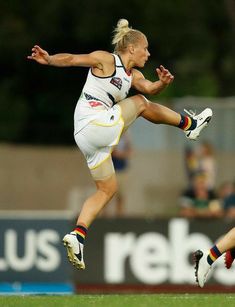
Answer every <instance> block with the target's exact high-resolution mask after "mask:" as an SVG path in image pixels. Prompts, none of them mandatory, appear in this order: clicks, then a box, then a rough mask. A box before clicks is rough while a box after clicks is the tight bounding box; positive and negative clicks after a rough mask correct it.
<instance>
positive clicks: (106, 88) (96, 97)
mask: <svg viewBox="0 0 235 307" xmlns="http://www.w3.org/2000/svg"><path fill="white" fill-rule="evenodd" d="M113 56H114V60H115V71H114V73H113V74H112V75H111V76H108V77H97V76H95V75H94V74H93V73H92V70H91V68H90V69H89V72H88V75H87V80H86V83H85V85H84V87H83V90H82V94H81V96H80V98H79V100H78V102H77V105H76V108H75V112H74V133H77V132H79V131H80V130H81V129H82V128H83V127H85V126H86V125H87V124H88V123H89V122H90V121H92V120H94V119H95V117H96V115H97V110H98V108H97V106H101V107H103V108H105V109H107V110H108V109H110V108H112V107H113V105H115V103H117V102H119V101H121V100H123V99H125V98H126V97H127V95H128V93H129V90H130V87H131V82H132V74H127V72H126V70H125V67H124V65H123V63H122V61H121V58H120V57H119V56H118V55H116V54H113Z"/></svg>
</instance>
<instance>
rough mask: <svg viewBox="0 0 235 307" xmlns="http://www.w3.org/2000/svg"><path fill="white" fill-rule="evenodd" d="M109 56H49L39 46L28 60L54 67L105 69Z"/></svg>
mask: <svg viewBox="0 0 235 307" xmlns="http://www.w3.org/2000/svg"><path fill="white" fill-rule="evenodd" d="M108 55H109V53H108V52H105V51H94V52H92V53H89V54H70V53H58V54H54V55H49V53H48V52H47V51H46V50H43V49H42V48H41V47H39V46H38V45H35V46H34V47H33V48H32V54H31V56H28V57H27V58H28V59H29V60H34V61H36V62H38V63H40V64H43V65H52V66H58V67H66V66H84V67H94V68H98V69H101V70H102V69H103V63H104V60H105V58H106V57H107V56H108Z"/></svg>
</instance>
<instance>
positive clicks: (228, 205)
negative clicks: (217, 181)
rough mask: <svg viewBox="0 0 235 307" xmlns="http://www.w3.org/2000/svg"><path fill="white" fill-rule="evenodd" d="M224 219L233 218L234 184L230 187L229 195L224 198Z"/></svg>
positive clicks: (234, 214)
mask: <svg viewBox="0 0 235 307" xmlns="http://www.w3.org/2000/svg"><path fill="white" fill-rule="evenodd" d="M224 212H225V217H228V218H232V219H234V218H235V183H234V184H233V185H232V187H231V193H230V194H227V196H226V197H225V198H224Z"/></svg>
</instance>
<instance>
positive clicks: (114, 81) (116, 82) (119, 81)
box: [110, 77, 122, 90]
mask: <svg viewBox="0 0 235 307" xmlns="http://www.w3.org/2000/svg"><path fill="white" fill-rule="evenodd" d="M110 83H111V84H113V85H114V86H116V87H117V88H118V89H119V90H120V89H121V88H122V79H121V78H117V77H113V78H112V79H111V81H110Z"/></svg>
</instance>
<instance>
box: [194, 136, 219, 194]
mask: <svg viewBox="0 0 235 307" xmlns="http://www.w3.org/2000/svg"><path fill="white" fill-rule="evenodd" d="M198 164H199V171H200V172H202V173H203V174H204V175H205V180H206V185H207V188H208V189H209V190H214V189H215V181H216V159H215V150H214V147H213V145H212V144H211V143H210V142H207V141H204V142H203V143H201V144H200V146H199V149H198Z"/></svg>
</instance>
